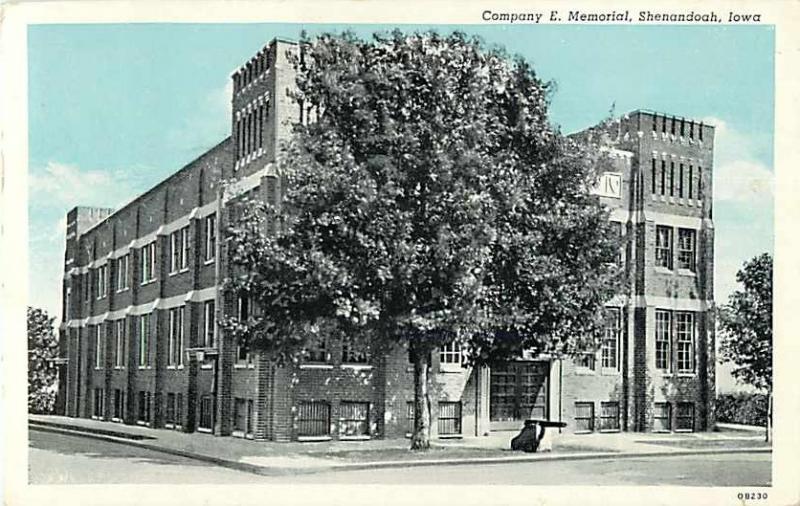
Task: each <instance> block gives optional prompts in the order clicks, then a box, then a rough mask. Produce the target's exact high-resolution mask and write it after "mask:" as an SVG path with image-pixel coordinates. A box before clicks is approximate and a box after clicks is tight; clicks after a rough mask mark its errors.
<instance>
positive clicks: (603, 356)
mask: <svg viewBox="0 0 800 506" xmlns="http://www.w3.org/2000/svg"><path fill="white" fill-rule="evenodd" d="M621 329H622V327H621V324H620V310H619V308H615V307H614V308H606V314H605V329H604V335H603V342H602V343H601V345H600V362H601V367H603V369H618V368H619V338H620V334H621Z"/></svg>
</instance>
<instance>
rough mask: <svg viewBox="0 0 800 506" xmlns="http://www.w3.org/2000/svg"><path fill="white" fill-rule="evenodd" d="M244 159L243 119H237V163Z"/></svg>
mask: <svg viewBox="0 0 800 506" xmlns="http://www.w3.org/2000/svg"><path fill="white" fill-rule="evenodd" d="M241 157H242V118H240V117H238V114H237V118H236V161H237V162H238V161H239V158H241Z"/></svg>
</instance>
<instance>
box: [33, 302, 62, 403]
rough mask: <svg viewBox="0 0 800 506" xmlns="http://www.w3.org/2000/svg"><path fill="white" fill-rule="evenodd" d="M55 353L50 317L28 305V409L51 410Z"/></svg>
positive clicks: (54, 378) (54, 380)
mask: <svg viewBox="0 0 800 506" xmlns="http://www.w3.org/2000/svg"><path fill="white" fill-rule="evenodd" d="M57 356H58V339H57V337H56V335H55V333H54V332H53V318H51V317H50V316H49V315H48V314H47V312H46V311H44V310H43V309H37V308H32V307H28V411H30V412H31V413H52V412H53V408H54V406H55V400H56V389H57V387H58V386H57V385H56V368H55V366H54V365H53V363H52V362H50V360H52V359H54V358H56V357H57Z"/></svg>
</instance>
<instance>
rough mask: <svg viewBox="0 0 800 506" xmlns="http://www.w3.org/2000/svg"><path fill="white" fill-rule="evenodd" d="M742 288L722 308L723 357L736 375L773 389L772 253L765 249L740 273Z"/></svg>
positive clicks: (762, 386)
mask: <svg viewBox="0 0 800 506" xmlns="http://www.w3.org/2000/svg"><path fill="white" fill-rule="evenodd" d="M736 281H738V282H739V283H741V285H742V289H741V290H737V291H735V292H733V293H732V294H731V295H730V296H729V298H728V303H727V304H726V305H724V306H722V307H721V308H720V310H719V311H718V321H719V329H720V332H721V335H722V340H721V343H720V352H721V355H722V358H723V360H725V361H728V362H732V363H733V364H734V366H735V367H734V369H733V375H734V377H736V378H737V379H738V380H740V381H743V382H745V383H747V384H750V385H752V386H754V387H756V388H759V389H762V390H765V391H771V390H772V256H770V255H769V254H768V253H764V254H762V255H760V256H757V257H755V258H753V259H751V260H750V261H748V262H745V264H744V266H743V267H742V269H740V270H739V272H737V273H736Z"/></svg>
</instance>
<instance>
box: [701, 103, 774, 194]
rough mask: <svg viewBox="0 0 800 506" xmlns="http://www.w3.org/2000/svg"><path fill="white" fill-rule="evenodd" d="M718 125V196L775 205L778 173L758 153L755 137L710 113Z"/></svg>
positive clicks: (715, 135)
mask: <svg viewBox="0 0 800 506" xmlns="http://www.w3.org/2000/svg"><path fill="white" fill-rule="evenodd" d="M703 122H705V123H707V124H711V125H714V126H715V127H716V128H715V131H714V200H715V201H717V202H720V201H735V202H742V203H745V202H746V203H751V204H759V203H761V204H764V205H769V206H772V199H773V182H774V173H773V172H772V170H771V169H770V167H768V166H767V165H765V164H764V163H763V162H762V161H760V160H758V156H757V154H756V151H757V146H756V142H755V140H754V139H753V138H751V137H749V136H748V135H745V134H744V133H742V132H740V131H738V130H736V129H735V128H733V127H731V126H730V125H729V124H728V123H727V122H726V121H724V120H722V119H719V118H714V117H708V118H704V119H703Z"/></svg>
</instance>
